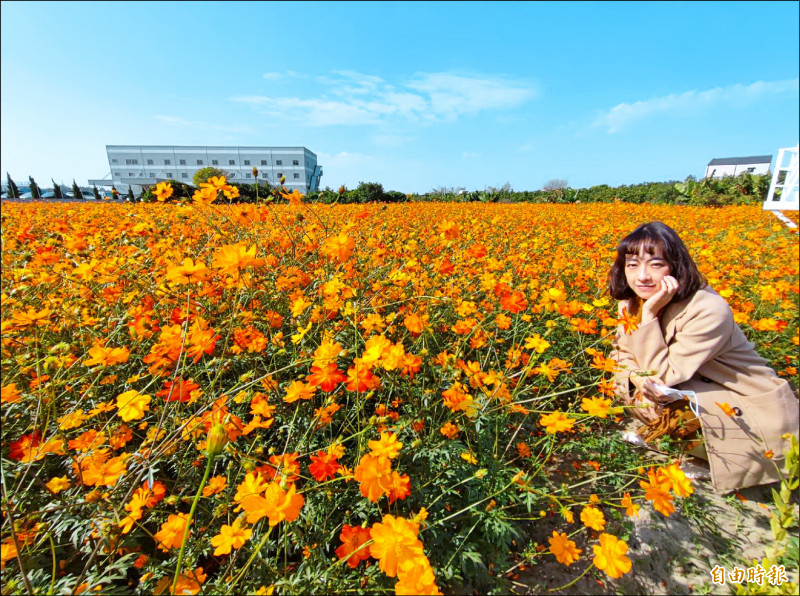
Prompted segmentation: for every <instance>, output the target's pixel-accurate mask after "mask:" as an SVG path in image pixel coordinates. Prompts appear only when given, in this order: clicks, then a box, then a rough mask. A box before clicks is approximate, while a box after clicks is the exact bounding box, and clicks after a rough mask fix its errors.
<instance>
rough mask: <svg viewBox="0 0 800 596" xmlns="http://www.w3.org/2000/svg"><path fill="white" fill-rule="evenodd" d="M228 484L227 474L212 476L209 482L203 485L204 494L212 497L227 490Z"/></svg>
mask: <svg viewBox="0 0 800 596" xmlns="http://www.w3.org/2000/svg"><path fill="white" fill-rule="evenodd" d="M226 486H228V479H227V478H225V476H212V477H211V478H209V479H208V484H206V486H204V487H203V496H204V497H210V496H212V495H216V494H219V493H221V492H222V491H223V490H225V487H226Z"/></svg>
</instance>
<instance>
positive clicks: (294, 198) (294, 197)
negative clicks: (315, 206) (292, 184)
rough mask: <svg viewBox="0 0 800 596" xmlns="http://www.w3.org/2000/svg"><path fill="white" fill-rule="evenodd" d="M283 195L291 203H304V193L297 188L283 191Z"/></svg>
mask: <svg viewBox="0 0 800 596" xmlns="http://www.w3.org/2000/svg"><path fill="white" fill-rule="evenodd" d="M281 196H282V197H283V198H284V199H286V200H287V201H289V204H290V205H301V204H302V203H303V195H302V194H301V193H300V191H299V190H297V189H295V190H293V191H292V192H290V193H287V192H283V191H281Z"/></svg>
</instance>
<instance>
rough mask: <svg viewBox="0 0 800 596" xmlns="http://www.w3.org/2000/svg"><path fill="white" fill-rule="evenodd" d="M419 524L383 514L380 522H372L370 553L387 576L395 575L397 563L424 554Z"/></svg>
mask: <svg viewBox="0 0 800 596" xmlns="http://www.w3.org/2000/svg"><path fill="white" fill-rule="evenodd" d="M418 534H419V526H418V525H417V524H415V523H413V522H410V521H408V520H407V519H404V518H402V517H394V516H393V515H384V516H383V520H382V522H381V523H376V524H373V526H372V540H373V543H372V545H371V546H370V547H369V551H370V554H371V555H372V556H373V557H374V558H376V559H378V566H379V567H380V569H381V571H383V572H384V573H385V574H386V575H388V576H389V577H396V576H397V568H398V565H400V564H402V563H403V562H405V561H408V560H410V559H415V558H417V557H420V556H424V555H423V552H422V542H420V541H419V539H418V538H417V535H418Z"/></svg>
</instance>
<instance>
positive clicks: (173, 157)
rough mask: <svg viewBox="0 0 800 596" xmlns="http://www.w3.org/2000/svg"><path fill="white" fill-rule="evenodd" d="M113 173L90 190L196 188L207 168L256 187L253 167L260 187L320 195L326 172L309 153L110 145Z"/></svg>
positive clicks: (302, 149) (283, 149) (274, 149)
mask: <svg viewBox="0 0 800 596" xmlns="http://www.w3.org/2000/svg"><path fill="white" fill-rule="evenodd" d="M106 153H107V154H108V165H109V167H110V170H111V171H110V173H109V174H108V175H106V178H104V179H102V180H89V184H96V185H97V186H106V187H110V186H111V185H112V184H113V185H114V186H115V187H116V188H117V190H118V191H119V192H120V193H125V192H127V191H128V188H129V187H132V188H133V192H134V193H136V194H138V193H139V192H141V190H142V189H143V188H145V187H149V186H153V185H154V184H156V183H158V182H163V181H165V180H177V181H178V182H184V183H186V184H192V177H193V176H194V174H195V172H197V170H200V169H202V168H206V167H214V168H219V169H220V170H222V171H224V172H226V176H227V178H228V182H230V183H232V184H236V183H244V184H254V183H255V182H256V180H255V178H253V167H255V168H257V169H258V182H259V183H261V184H263V183H265V182H266V183H269V184H270V185H271V186H277V185H279V184H280V179H281V177H285V178H286V181H285V182H284V186H285V187H286V188H287V189H288V190H299V191H300V192H302V193H304V194H305V193H308V192H309V191H314V190H319V181H320V178H321V177H322V167H321V166H319V165H317V156H316V154H315V153H312V152H311V151H309V150H308V149H306V148H305V147H186V146H175V147H168V146H163V145H106Z"/></svg>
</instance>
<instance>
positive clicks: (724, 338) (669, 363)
mask: <svg viewBox="0 0 800 596" xmlns="http://www.w3.org/2000/svg"><path fill="white" fill-rule="evenodd" d="M687 308H688V309H690V310H689V312H687V313H686V316H685V317H684V319H685V320H684V321H682V323H683V324H682V325H680V327H679V328H677V330H676V332H675V336H674V338H673V339H672V341H671V342H670V344H669V345H667V343H666V341H665V339H664V334H663V332H662V331H661V326H660V324H659V320H658V319H654V320H652V321H650V322H648V323H645V324H644V325H640V326H639V328H638V329H637V330H636V331H634V332H633V333H632V334H630V335H629V336H628V337H627V338H626V339H627V342H628V345H629V346H630V348H629V349H630V351H631V353H632V354H633V355H634V358H636V361H637V362H638V363H639V367H640V368H641V369H643V370H652V371H655V376H656V377H659V378H660V379H662V380H663V382H664V383H665V384H666V385H667V386H669V387H674V386H675V385H678V384H680V383H684V382H686V381H688V380H689V379H691V378H692V376H694V374H695V373H696V372H697V370H698V369H699V368H700V367H701V366H702V365H703V364H705V363H706V362H709V361H710V360H713V359H714V358H715V357H716V356H717V355H718V354H720V353H721V352H722V351H723V350H724V349H725V347H726V346H727V345H728V344H729V342H730V338H731V334H732V332H733V324H734V322H733V313H732V312H731V310H730V307H728V305H727V303H725V301H724V299H722V298H720V299H719V300H716V299H713V298H711V299H706V300H702V301H699V302H698V303H697V304H690V305H688V306H687Z"/></svg>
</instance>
